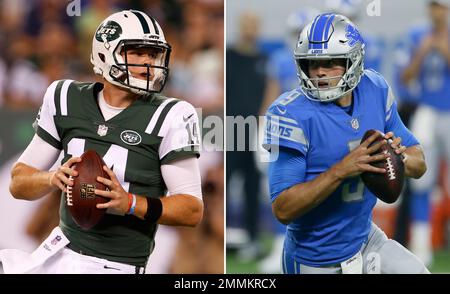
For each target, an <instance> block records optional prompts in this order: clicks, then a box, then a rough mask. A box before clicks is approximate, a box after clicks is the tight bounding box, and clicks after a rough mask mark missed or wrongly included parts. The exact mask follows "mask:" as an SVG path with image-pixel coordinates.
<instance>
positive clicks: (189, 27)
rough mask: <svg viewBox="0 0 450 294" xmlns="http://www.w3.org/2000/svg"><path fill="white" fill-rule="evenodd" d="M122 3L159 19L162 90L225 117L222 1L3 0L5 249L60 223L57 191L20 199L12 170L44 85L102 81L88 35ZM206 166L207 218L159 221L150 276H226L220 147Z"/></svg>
mask: <svg viewBox="0 0 450 294" xmlns="http://www.w3.org/2000/svg"><path fill="white" fill-rule="evenodd" d="M69 4H72V5H79V7H80V8H81V9H80V12H81V13H80V15H79V16H76V15H75V16H69V15H68V14H67V11H66V8H67V5H69ZM123 9H136V10H141V11H144V12H146V13H147V14H149V15H151V16H153V17H154V18H156V19H157V20H158V22H159V23H160V25H161V26H162V28H163V30H164V34H165V36H166V39H167V40H168V42H169V44H171V46H172V55H171V60H170V65H169V68H170V74H169V82H168V85H167V86H166V88H165V90H164V92H163V94H165V95H166V96H169V97H177V98H181V99H185V100H187V101H189V102H190V103H192V104H193V105H194V107H196V108H197V109H201V112H202V116H203V118H205V117H206V116H208V115H217V116H220V117H222V116H223V101H224V89H223V87H224V86H223V72H224V66H223V63H224V60H223V56H224V55H223V48H224V43H223V42H224V35H223V32H224V16H223V11H224V3H223V0H189V1H185V0H135V1H133V0H129V1H127V0H75V1H62V0H31V1H28V0H0V192H1V193H0V194H1V197H0V248H18V249H25V250H29V251H31V250H33V248H34V247H35V246H37V244H39V242H40V241H41V240H43V238H44V237H45V236H46V235H47V233H48V232H50V230H51V229H52V228H53V227H54V226H55V225H57V223H58V205H59V204H58V203H59V195H49V196H48V197H45V198H44V199H42V201H37V202H36V203H25V202H23V201H19V200H15V199H13V198H12V197H11V196H10V194H9V191H8V186H9V177H10V175H9V171H10V169H11V166H12V164H13V163H14V162H15V160H16V159H17V157H18V156H19V155H20V154H21V152H22V150H23V149H24V148H25V147H26V145H27V144H28V142H29V141H30V139H31V137H32V136H33V129H32V127H31V124H32V123H33V121H34V118H35V117H36V114H37V111H38V109H39V107H40V105H41V103H42V98H43V96H44V93H45V90H46V88H47V87H48V85H49V84H50V83H51V82H52V81H54V80H59V79H66V78H70V79H75V80H80V81H94V80H96V79H98V77H96V76H94V73H93V71H92V65H91V63H90V52H91V44H92V36H93V34H94V32H95V30H96V29H97V26H98V25H99V24H100V22H101V21H102V20H103V19H105V18H106V17H107V16H109V15H110V14H112V13H114V12H115V11H119V10H123ZM219 147H221V146H219ZM217 149H220V148H216V150H217ZM37 156H38V155H37ZM200 167H201V172H202V180H203V185H204V189H203V199H204V202H205V215H204V218H203V221H202V224H201V225H200V226H199V227H197V228H194V229H191V228H183V229H178V228H173V227H170V228H169V227H164V226H160V230H159V231H158V234H157V236H156V248H155V251H154V253H153V254H152V256H151V258H150V261H149V263H148V264H149V267H148V269H147V272H149V273H223V269H224V263H223V253H224V252H223V249H224V248H223V247H224V246H223V242H224V229H223V225H224V220H223V194H224V192H223V190H224V189H223V186H224V185H223V153H222V152H219V151H215V152H202V154H201V157H200Z"/></svg>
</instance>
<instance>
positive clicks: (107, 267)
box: [103, 265, 120, 271]
mask: <svg viewBox="0 0 450 294" xmlns="http://www.w3.org/2000/svg"><path fill="white" fill-rule="evenodd" d="M103 268H106V269H113V270H116V271H120V269H118V268H115V267H110V266H107V265H105V266H103Z"/></svg>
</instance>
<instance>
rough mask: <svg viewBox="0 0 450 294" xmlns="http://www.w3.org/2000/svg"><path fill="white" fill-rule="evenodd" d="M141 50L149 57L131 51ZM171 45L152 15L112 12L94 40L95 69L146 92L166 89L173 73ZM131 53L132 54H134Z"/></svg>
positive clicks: (113, 80) (120, 83) (131, 88)
mask: <svg viewBox="0 0 450 294" xmlns="http://www.w3.org/2000/svg"><path fill="white" fill-rule="evenodd" d="M136 50H140V51H141V52H143V53H144V55H148V56H149V57H148V58H140V57H139V58H134V55H133V54H130V53H132V52H134V51H136ZM170 52H171V47H170V45H169V44H168V43H167V42H166V40H165V37H164V33H163V31H162V29H161V27H160V26H159V24H158V23H157V22H156V20H155V19H153V18H152V17H149V16H147V15H146V14H144V13H143V12H140V11H136V10H125V11H121V12H118V13H115V14H113V15H111V16H109V17H108V18H107V19H106V20H104V21H103V22H102V24H100V26H99V27H98V29H97V31H96V33H95V35H94V38H93V43H92V54H91V63H92V64H93V65H94V72H95V73H96V74H99V75H101V76H103V77H104V78H105V80H107V81H108V82H110V83H111V84H114V85H116V86H119V87H122V88H126V89H127V90H129V91H131V92H133V93H136V94H139V95H144V94H146V93H159V92H161V91H162V90H163V88H164V85H165V84H166V81H167V77H168V74H169V60H170ZM130 56H131V57H130Z"/></svg>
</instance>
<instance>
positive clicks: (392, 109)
mask: <svg viewBox="0 0 450 294" xmlns="http://www.w3.org/2000/svg"><path fill="white" fill-rule="evenodd" d="M385 114H386V124H385V129H384V132H385V133H388V132H393V133H394V136H396V137H400V138H402V145H404V146H406V147H410V146H414V145H418V144H419V141H417V139H416V138H415V137H414V135H413V134H412V133H411V131H410V130H408V128H407V127H406V126H405V124H404V123H403V121H402V119H401V118H400V115H399V114H398V110H397V102H396V101H395V96H394V93H393V92H392V89H391V87H389V86H388V89H387V97H386V112H385Z"/></svg>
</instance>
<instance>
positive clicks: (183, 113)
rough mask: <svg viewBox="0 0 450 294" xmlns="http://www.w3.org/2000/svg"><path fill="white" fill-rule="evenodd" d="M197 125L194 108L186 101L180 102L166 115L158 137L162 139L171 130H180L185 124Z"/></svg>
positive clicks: (196, 115)
mask: <svg viewBox="0 0 450 294" xmlns="http://www.w3.org/2000/svg"><path fill="white" fill-rule="evenodd" d="M188 122H189V123H197V125H198V114H197V111H196V109H195V108H194V106H192V104H190V103H189V102H187V101H184V100H180V101H179V102H178V103H176V104H175V105H174V106H173V107H172V108H171V109H170V111H169V112H168V113H167V115H166V117H165V119H164V122H163V123H162V125H161V129H160V130H159V133H158V136H159V137H164V135H165V134H166V133H167V132H168V131H169V130H170V129H171V128H176V129H178V128H180V127H183V128H184V126H185V125H186V124H187V123H188Z"/></svg>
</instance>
